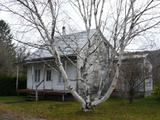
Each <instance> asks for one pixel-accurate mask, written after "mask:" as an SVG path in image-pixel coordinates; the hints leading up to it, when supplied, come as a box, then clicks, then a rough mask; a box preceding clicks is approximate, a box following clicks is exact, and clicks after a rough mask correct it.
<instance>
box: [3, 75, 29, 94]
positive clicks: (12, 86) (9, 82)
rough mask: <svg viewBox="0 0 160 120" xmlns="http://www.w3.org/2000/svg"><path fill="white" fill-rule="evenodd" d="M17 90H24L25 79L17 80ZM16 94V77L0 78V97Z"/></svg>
mask: <svg viewBox="0 0 160 120" xmlns="http://www.w3.org/2000/svg"><path fill="white" fill-rule="evenodd" d="M18 86H19V88H21V89H22V88H26V77H20V78H19V85H18ZM13 95H17V93H16V77H10V76H0V96H13Z"/></svg>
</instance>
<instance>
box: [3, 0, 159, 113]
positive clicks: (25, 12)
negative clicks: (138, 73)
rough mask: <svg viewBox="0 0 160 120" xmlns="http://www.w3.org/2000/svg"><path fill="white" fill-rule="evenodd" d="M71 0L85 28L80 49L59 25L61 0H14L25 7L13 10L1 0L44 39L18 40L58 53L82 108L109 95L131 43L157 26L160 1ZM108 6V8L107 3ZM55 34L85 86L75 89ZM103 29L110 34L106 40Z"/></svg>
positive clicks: (53, 53) (4, 6) (17, 4)
mask: <svg viewBox="0 0 160 120" xmlns="http://www.w3.org/2000/svg"><path fill="white" fill-rule="evenodd" d="M70 2H71V5H72V6H73V7H75V8H76V9H77V10H78V11H79V13H80V15H81V17H82V19H83V22H84V25H85V28H86V32H87V42H86V44H85V45H84V46H83V47H79V46H78V45H77V48H76V49H74V48H73V46H72V45H70V44H69V43H68V42H65V39H64V37H63V36H61V35H60V33H59V31H58V29H57V24H58V17H59V15H60V13H59V11H60V8H61V5H62V3H63V2H62V1H61V0H48V1H44V0H14V1H10V2H9V5H10V6H12V5H16V6H18V7H19V8H21V11H16V10H15V9H11V7H10V6H9V5H8V4H7V2H4V3H3V2H1V4H0V5H1V7H3V8H4V9H5V10H7V11H10V12H12V13H14V14H16V15H18V16H19V17H21V18H22V19H23V20H24V21H25V22H26V24H25V26H27V27H29V28H30V29H29V30H32V29H36V30H37V31H38V33H39V35H40V37H41V41H40V42H39V43H41V44H38V43H35V44H33V43H30V42H24V41H19V40H17V41H18V42H22V43H24V44H27V45H29V46H32V47H36V48H39V49H44V50H47V51H49V52H50V53H51V54H52V55H53V56H54V57H55V60H56V64H57V67H58V69H59V71H60V72H61V74H62V76H63V78H64V81H65V85H66V88H67V89H68V90H69V91H70V92H71V94H72V95H73V96H74V97H75V98H76V99H77V100H78V101H79V102H80V103H81V104H82V108H83V109H84V110H85V111H88V110H90V109H91V108H92V107H93V106H96V105H98V104H100V103H102V102H104V101H105V100H107V99H108V98H109V96H110V95H111V93H112V91H113V90H114V88H115V86H116V83H117V80H118V77H119V69H120V66H121V61H122V59H123V54H124V50H125V48H126V47H127V45H129V44H130V43H131V42H132V41H133V40H135V39H136V38H137V37H138V36H139V35H141V34H142V33H144V32H146V31H147V30H150V29H152V28H154V27H156V26H157V25H159V23H160V21H159V14H158V13H156V11H155V10H156V8H158V7H159V2H158V1H154V0H147V1H145V3H143V4H142V6H139V1H138V0H116V1H113V2H111V3H109V2H106V1H105V0H90V1H88V0H74V1H70ZM111 4H112V5H115V6H116V7H114V9H113V11H111V8H112V7H111V6H112V5H111ZM137 5H138V7H137ZM108 6H110V8H106V7H108ZM107 13H108V14H107ZM151 13H152V15H151ZM91 28H95V31H96V32H95V33H94V35H93V34H91ZM103 30H104V31H103ZM25 32H26V31H25ZM56 33H58V34H59V35H60V36H61V40H63V43H65V44H66V45H67V47H69V48H70V49H72V50H73V51H74V53H75V54H76V55H77V57H78V67H77V69H78V72H79V80H80V81H82V83H83V86H84V89H83V90H82V92H77V91H76V90H75V89H74V88H73V87H72V86H71V85H70V84H69V82H68V81H69V78H68V75H67V73H66V71H65V69H64V66H63V64H62V61H61V55H62V54H63V50H61V49H60V48H59V47H58V46H57V44H56V39H57V38H56V37H55V35H56ZM104 34H107V39H106V38H105V37H104ZM92 36H94V37H92ZM72 42H74V40H73V41H72ZM112 44H113V47H112ZM64 55H65V54H64ZM66 57H67V56H66ZM68 59H69V58H68ZM115 59H117V60H118V62H117V63H115V62H114V60H115ZM73 64H74V63H73ZM107 84H108V86H107ZM94 87H96V90H97V91H96V92H93V91H92V89H93V88H94ZM104 89H106V90H104ZM93 93H94V94H93Z"/></svg>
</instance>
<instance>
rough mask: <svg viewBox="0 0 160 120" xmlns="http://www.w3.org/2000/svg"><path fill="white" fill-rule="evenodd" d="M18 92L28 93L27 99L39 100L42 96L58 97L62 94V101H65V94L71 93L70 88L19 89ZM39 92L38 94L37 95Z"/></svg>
mask: <svg viewBox="0 0 160 120" xmlns="http://www.w3.org/2000/svg"><path fill="white" fill-rule="evenodd" d="M17 93H18V94H26V95H27V100H36V101H38V99H39V98H41V97H44V98H46V97H56V96H60V97H61V100H62V101H65V96H67V95H71V94H70V92H69V91H68V90H50V89H43V90H34V89H17ZM37 93H38V95H37Z"/></svg>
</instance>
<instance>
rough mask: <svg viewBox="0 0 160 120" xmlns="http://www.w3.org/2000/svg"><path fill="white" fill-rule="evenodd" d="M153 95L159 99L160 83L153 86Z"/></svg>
mask: <svg viewBox="0 0 160 120" xmlns="http://www.w3.org/2000/svg"><path fill="white" fill-rule="evenodd" d="M153 96H155V97H157V98H158V99H160V84H157V85H156V86H155V87H154V90H153Z"/></svg>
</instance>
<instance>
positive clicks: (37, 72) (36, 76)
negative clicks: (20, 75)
mask: <svg viewBox="0 0 160 120" xmlns="http://www.w3.org/2000/svg"><path fill="white" fill-rule="evenodd" d="M40 72H41V71H40V70H39V69H36V70H35V71H34V75H35V82H39V81H40Z"/></svg>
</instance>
